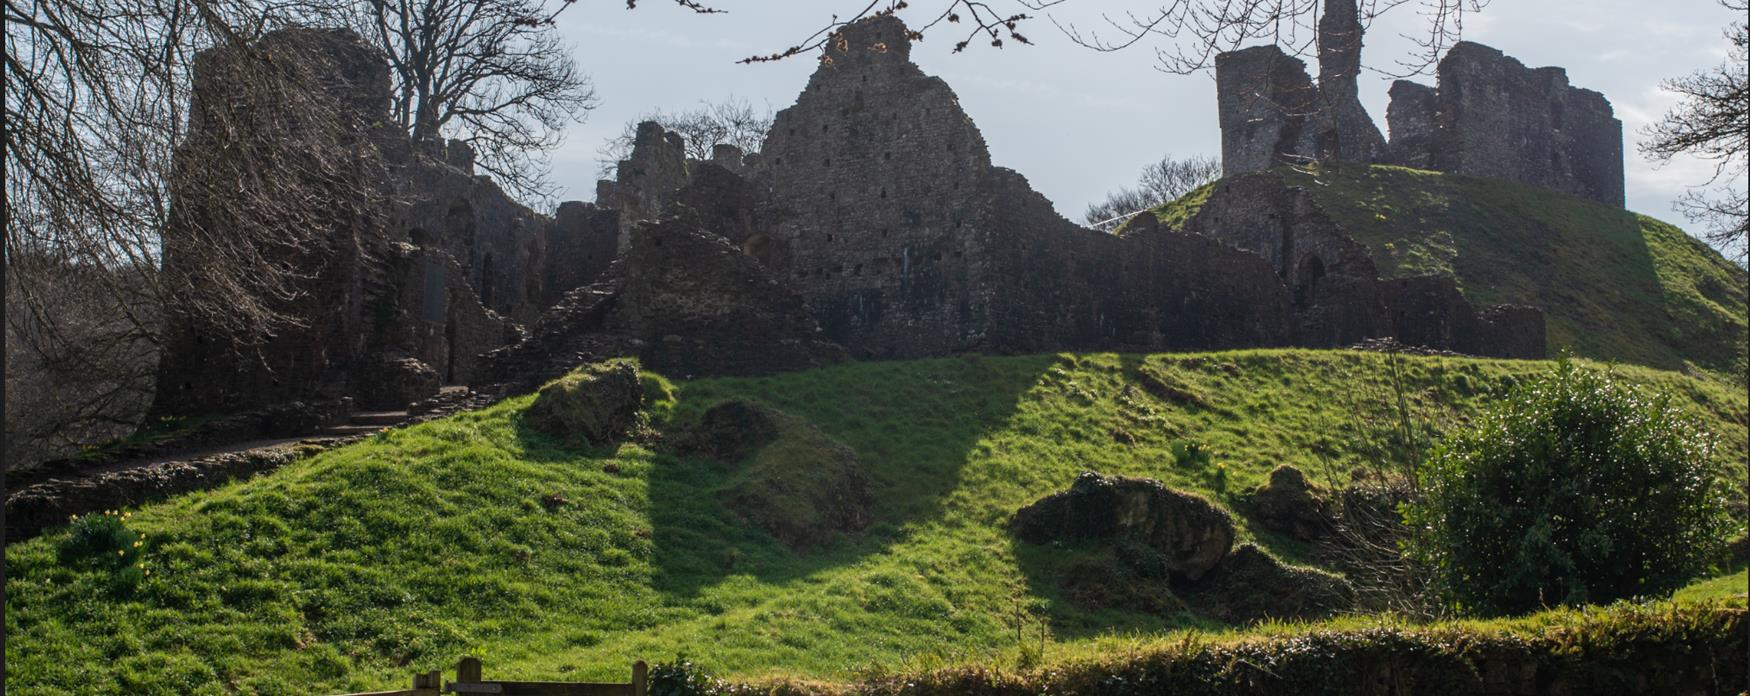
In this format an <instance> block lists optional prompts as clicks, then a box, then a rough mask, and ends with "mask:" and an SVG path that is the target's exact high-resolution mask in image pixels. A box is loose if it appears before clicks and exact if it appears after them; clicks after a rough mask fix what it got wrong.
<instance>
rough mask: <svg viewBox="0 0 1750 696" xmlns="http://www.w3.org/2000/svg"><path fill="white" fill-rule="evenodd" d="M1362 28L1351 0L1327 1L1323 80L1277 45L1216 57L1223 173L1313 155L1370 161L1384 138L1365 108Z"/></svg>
mask: <svg viewBox="0 0 1750 696" xmlns="http://www.w3.org/2000/svg"><path fill="white" fill-rule="evenodd" d="M1361 41H1362V28H1361V19H1360V12H1359V10H1358V9H1357V8H1356V5H1355V2H1354V0H1333V1H1329V2H1326V3H1325V10H1324V15H1323V16H1322V17H1320V18H1319V81H1318V84H1316V85H1315V84H1313V82H1312V80H1311V78H1309V77H1308V76H1307V72H1306V64H1305V63H1303V62H1301V61H1300V60H1299V59H1297V58H1293V57H1291V56H1289V55H1288V54H1286V53H1283V52H1282V49H1280V48H1277V47H1276V46H1275V45H1269V46H1255V47H1252V48H1247V49H1243V50H1239V51H1230V52H1227V53H1223V54H1221V55H1218V56H1216V58H1215V76H1216V99H1217V102H1218V104H1219V107H1218V108H1219V116H1220V123H1221V164H1222V173H1223V174H1224V175H1225V174H1238V173H1241V172H1252V171H1260V170H1264V169H1268V168H1270V167H1273V166H1276V165H1279V164H1290V163H1296V162H1305V161H1310V160H1314V159H1337V160H1343V161H1351V162H1371V161H1374V160H1376V159H1378V158H1379V157H1381V156H1383V155H1384V153H1385V149H1386V144H1385V138H1383V137H1382V136H1380V134H1379V128H1377V127H1376V126H1374V124H1373V119H1372V118H1370V117H1369V116H1368V115H1367V109H1365V108H1364V107H1362V106H1361V98H1360V96H1359V94H1360V88H1359V85H1358V84H1357V80H1358V78H1359V76H1360V74H1361Z"/></svg>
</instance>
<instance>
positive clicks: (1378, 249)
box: [1155, 165, 1750, 384]
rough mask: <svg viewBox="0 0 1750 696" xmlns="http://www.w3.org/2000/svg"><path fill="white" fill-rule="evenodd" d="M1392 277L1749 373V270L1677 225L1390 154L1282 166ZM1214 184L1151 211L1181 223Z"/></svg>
mask: <svg viewBox="0 0 1750 696" xmlns="http://www.w3.org/2000/svg"><path fill="white" fill-rule="evenodd" d="M1246 176H1281V177H1283V178H1284V179H1285V181H1286V183H1288V184H1290V185H1294V186H1304V187H1306V189H1307V191H1309V192H1310V193H1311V195H1312V197H1313V199H1314V200H1315V201H1316V202H1317V203H1318V204H1319V206H1320V207H1321V208H1322V209H1324V210H1325V212H1326V213H1328V214H1329V215H1331V217H1332V218H1333V219H1335V220H1336V221H1337V222H1338V223H1339V224H1340V225H1342V226H1343V228H1344V230H1345V231H1347V233H1348V234H1349V235H1350V236H1352V237H1353V238H1354V239H1355V240H1356V241H1358V242H1360V243H1362V244H1364V245H1366V246H1367V247H1368V248H1369V249H1370V250H1372V252H1373V259H1374V263H1375V264H1376V266H1377V267H1378V269H1379V272H1380V275H1381V276H1382V277H1385V278H1401V277H1410V276H1418V275H1430V274H1436V275H1446V276H1451V277H1453V278H1454V279H1456V280H1457V282H1458V284H1459V286H1460V287H1461V288H1462V289H1463V291H1464V292H1465V294H1466V295H1467V296H1469V297H1470V298H1471V299H1472V300H1473V301H1476V302H1479V303H1482V304H1497V303H1516V304H1529V305H1534V306H1537V307H1541V308H1543V310H1544V312H1545V314H1546V317H1547V331H1548V337H1549V345H1550V347H1551V349H1552V351H1554V350H1559V349H1564V348H1565V349H1570V350H1572V351H1573V352H1574V353H1575V354H1577V355H1580V356H1584V357H1589V358H1595V359H1600V360H1620V361H1626V362H1633V363H1637V364H1642V365H1650V366H1654V367H1659V368H1663V369H1670V370H1681V369H1688V368H1691V367H1695V368H1701V369H1704V370H1708V371H1711V372H1715V373H1720V374H1725V375H1731V376H1734V377H1735V378H1736V381H1737V382H1738V383H1739V384H1743V383H1744V375H1745V374H1746V373H1745V369H1746V368H1745V365H1746V358H1745V345H1746V334H1747V331H1750V329H1747V328H1746V327H1747V325H1746V301H1745V293H1746V277H1745V273H1744V270H1743V269H1742V268H1739V267H1738V266H1736V265H1734V264H1732V263H1731V262H1730V261H1727V260H1726V259H1725V258H1724V257H1722V256H1720V254H1719V253H1718V252H1716V251H1714V250H1713V249H1711V248H1709V247H1708V246H1707V245H1706V244H1703V243H1702V242H1700V241H1699V240H1696V239H1695V238H1693V237H1690V236H1689V235H1687V234H1684V232H1683V231H1682V230H1680V229H1678V228H1677V227H1675V226H1673V225H1670V224H1668V223H1665V222H1661V221H1659V220H1655V219H1653V218H1650V217H1647V216H1645V215H1638V214H1635V213H1631V212H1627V211H1623V210H1619V209H1616V208H1612V207H1610V206H1606V205H1601V204H1599V203H1596V202H1593V201H1590V200H1587V199H1583V198H1579V197H1576V196H1569V195H1565V194H1560V193H1555V192H1552V191H1547V190H1543V189H1539V188H1535V187H1530V186H1523V185H1520V184H1515V183H1512V182H1507V181H1500V180H1495V179H1482V178H1474V177H1467V176H1459V175H1454V174H1442V173H1438V172H1429V171H1421V170H1415V169H1405V168H1402V167H1391V166H1366V165H1342V166H1335V167H1333V166H1328V165H1327V166H1324V167H1321V168H1317V169H1311V170H1300V169H1286V168H1285V169H1280V170H1276V171H1272V172H1267V173H1261V174H1248V175H1246ZM1211 190H1212V189H1211V188H1210V187H1205V188H1204V189H1199V190H1198V191H1194V192H1192V193H1191V194H1188V195H1186V197H1185V198H1183V199H1180V200H1178V201H1174V202H1171V203H1168V204H1166V205H1163V206H1161V207H1160V208H1157V209H1156V210H1155V215H1156V217H1157V218H1158V219H1160V220H1161V222H1163V223H1166V224H1167V225H1169V226H1172V227H1177V226H1179V225H1182V224H1183V222H1184V221H1185V220H1186V219H1188V218H1189V217H1190V216H1191V215H1193V214H1195V213H1196V211H1197V209H1198V207H1199V206H1201V204H1202V202H1203V201H1204V200H1207V198H1208V196H1209V194H1210V191H1211Z"/></svg>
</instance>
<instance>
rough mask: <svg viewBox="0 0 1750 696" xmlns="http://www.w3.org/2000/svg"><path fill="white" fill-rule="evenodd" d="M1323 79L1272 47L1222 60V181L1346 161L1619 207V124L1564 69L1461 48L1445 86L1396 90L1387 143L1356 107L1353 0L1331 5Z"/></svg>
mask: <svg viewBox="0 0 1750 696" xmlns="http://www.w3.org/2000/svg"><path fill="white" fill-rule="evenodd" d="M1318 41H1319V80H1318V83H1317V84H1316V85H1315V84H1313V82H1312V80H1311V79H1310V78H1309V77H1308V76H1307V72H1306V65H1305V64H1304V63H1302V62H1301V61H1300V60H1298V59H1296V58H1293V57H1291V56H1289V55H1287V54H1285V53H1283V52H1282V50H1281V49H1279V48H1277V47H1276V46H1274V45H1271V46H1258V47H1253V48H1247V49H1243V50H1239V51H1232V52H1228V53H1223V54H1221V55H1219V56H1217V57H1216V63H1215V68H1216V70H1215V74H1216V91H1217V95H1218V103H1219V105H1218V108H1219V121H1220V124H1221V136H1222V138H1221V143H1222V148H1221V152H1222V171H1223V173H1224V174H1237V173H1241V172H1253V171H1262V170H1265V169H1268V168H1270V167H1274V166H1278V165H1283V164H1298V163H1306V162H1311V161H1316V160H1339V161H1346V162H1367V163H1382V164H1396V165H1402V166H1407V167H1415V168H1420V169H1431V170H1435V171H1443V172H1454V173H1458V174H1466V175H1470V176H1481V177H1490V178H1495V179H1505V180H1508V181H1516V182H1519V183H1524V184H1530V185H1532V186H1540V187H1543V188H1547V189H1550V190H1553V191H1560V192H1562V193H1568V194H1572V195H1576V196H1582V197H1585V198H1589V199H1592V200H1595V201H1598V202H1600V203H1604V204H1607V205H1613V206H1616V207H1619V208H1620V207H1622V206H1623V195H1624V194H1623V164H1622V122H1621V121H1619V120H1617V119H1616V117H1615V115H1614V113H1613V112H1612V110H1611V106H1610V102H1609V101H1608V100H1606V99H1605V98H1604V95H1602V94H1599V93H1597V92H1594V91H1591V90H1587V89H1580V88H1578V87H1573V86H1571V85H1569V84H1568V76H1567V72H1566V71H1565V70H1563V69H1561V68H1535V69H1533V68H1527V67H1525V65H1524V64H1522V63H1520V62H1519V61H1518V60H1515V59H1513V58H1512V57H1509V56H1507V55H1505V54H1503V53H1502V52H1501V51H1498V50H1495V49H1493V48H1489V47H1488V46H1484V45H1482V44H1478V43H1473V42H1469V41H1461V42H1459V43H1457V44H1455V45H1454V46H1453V47H1452V49H1451V50H1450V51H1448V52H1447V54H1446V56H1445V57H1443V58H1442V59H1441V61H1440V64H1439V67H1438V68H1437V74H1438V83H1437V86H1435V87H1429V86H1427V85H1422V84H1418V83H1414V82H1410V81H1407V80H1398V81H1396V82H1394V83H1393V84H1392V86H1391V91H1390V97H1391V102H1390V105H1389V106H1388V107H1387V110H1386V124H1387V126H1388V129H1389V131H1390V135H1391V138H1390V140H1389V141H1382V140H1381V139H1380V136H1379V131H1378V129H1377V128H1375V126H1374V125H1373V122H1372V120H1371V119H1370V118H1369V117H1368V115H1367V113H1366V111H1365V110H1364V109H1363V108H1362V107H1361V104H1360V101H1359V100H1358V99H1357V98H1356V82H1355V78H1356V75H1357V74H1358V72H1359V70H1360V53H1361V25H1360V22H1359V16H1358V13H1357V8H1356V4H1355V2H1353V0H1342V1H1337V2H1327V3H1325V9H1324V16H1323V17H1322V18H1321V19H1320V21H1319V39H1318Z"/></svg>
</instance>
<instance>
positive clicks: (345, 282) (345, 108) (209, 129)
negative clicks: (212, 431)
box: [152, 29, 389, 415]
mask: <svg viewBox="0 0 1750 696" xmlns="http://www.w3.org/2000/svg"><path fill="white" fill-rule="evenodd" d="M254 50H255V56H254V57H249V56H245V55H244V54H242V53H241V49H237V48H232V47H222V48H216V49H212V50H209V51H206V52H203V53H201V54H200V55H199V56H197V57H196V60H195V64H194V90H193V96H192V103H191V104H190V117H189V134H188V136H187V138H186V140H185V141H184V143H183V144H182V146H181V147H180V149H179V151H178V153H177V162H176V165H177V166H176V177H175V178H174V179H173V180H172V181H171V182H170V186H171V196H172V205H171V219H170V221H169V222H168V224H167V225H166V227H165V229H164V231H163V237H164V261H163V264H164V268H163V270H164V278H165V281H166V284H167V286H168V287H171V288H173V289H175V290H174V291H173V293H172V294H171V297H170V300H169V302H168V303H167V306H166V307H165V327H164V348H163V352H162V357H161V359H160V362H159V369H158V389H157V394H156V397H155V401H154V404H153V406H152V411H153V413H154V414H165V415H181V414H198V413H212V412H219V411H229V410H240V409H246V408H252V407H256V406H261V405H265V404H270V403H277V402H284V401H292V400H298V399H307V398H310V397H311V396H312V395H315V394H319V393H322V392H324V391H330V390H331V388H332V387H333V385H343V384H345V383H346V381H347V379H348V377H349V375H350V373H351V371H352V369H353V368H354V366H355V365H356V363H357V360H356V355H355V354H354V353H353V352H352V351H349V350H347V349H345V348H342V346H348V345H356V344H357V343H358V337H359V336H361V335H363V334H364V333H365V331H366V330H365V323H366V320H367V317H366V315H365V308H366V303H365V302H364V298H363V296H362V293H361V289H362V288H363V287H364V284H365V282H366V280H367V276H368V272H369V269H368V268H367V265H368V264H367V263H366V262H365V257H366V255H367V254H366V250H367V248H368V247H369V246H370V244H371V238H372V237H373V236H374V235H379V234H381V233H382V230H383V228H384V226H385V225H386V224H387V223H386V215H384V214H383V211H381V210H379V209H376V208H373V207H372V206H369V205H360V204H359V203H358V201H359V200H362V199H370V198H381V197H383V196H385V195H386V192H385V191H383V190H382V188H381V187H380V186H379V185H377V182H373V181H371V180H370V176H371V175H372V174H373V173H375V174H379V175H380V170H377V169H376V168H375V167H374V166H372V165H376V164H379V163H378V162H377V160H376V159H375V157H374V144H373V142H372V141H373V139H374V138H375V137H378V136H380V135H381V129H380V128H378V127H376V126H375V124H377V123H380V120H378V119H374V118H373V116H374V115H375V114H377V113H378V112H379V111H381V112H386V111H387V109H388V105H389V70H388V66H387V65H386V64H384V63H382V62H381V61H380V60H377V59H376V56H375V55H374V53H373V52H372V51H371V49H370V48H369V47H368V46H366V45H364V44H363V43H362V42H360V41H359V40H358V38H357V37H356V36H355V35H352V34H351V33H349V32H339V31H321V30H310V29H296V30H287V31H281V32H275V33H273V34H270V35H268V36H267V37H265V38H264V39H263V40H262V41H261V42H260V43H259V44H258V45H257V46H255V47H254ZM264 63H266V64H271V65H275V66H279V67H281V68H283V69H284V73H283V75H282V76H281V77H282V78H283V79H284V80H286V81H288V82H290V83H292V84H294V85H297V86H299V87H300V88H301V89H297V90H281V89H280V87H282V85H281V84H280V83H279V82H277V81H275V80H272V79H269V78H267V77H266V76H265V75H264V73H263V71H264V70H266V68H263V67H261V66H262V65H263V64H264ZM316 119H320V121H316ZM299 134H301V135H303V136H304V137H306V138H309V139H310V140H309V141H307V142H306V144H305V146H304V147H302V148H299V149H297V150H284V149H281V148H282V145H281V144H280V141H281V139H283V138H285V137H288V136H291V135H299ZM318 150H320V152H318ZM343 160H350V161H354V162H358V163H361V167H360V169H358V170H357V171H347V170H345V169H344V168H335V167H334V165H335V163H337V162H340V161H343ZM240 161H243V162H248V163H249V164H248V166H250V167H252V169H253V170H252V171H249V172H243V171H237V170H236V166H235V163H237V162H240ZM312 172H320V173H322V174H329V175H334V176H338V177H350V180H349V181H348V182H347V183H348V185H346V186H334V187H310V186H308V185H307V184H306V183H305V182H307V181H308V180H309V177H310V176H312ZM244 177H248V178H245V179H243V181H244V182H266V183H267V184H268V185H270V186H276V187H279V188H281V189H284V188H289V187H300V188H301V190H304V191H306V192H310V193H311V195H312V197H313V198H315V199H316V200H315V201H314V202H313V203H314V204H313V205H310V206H308V210H298V211H293V210H268V211H263V210H260V209H256V208H254V207H252V206H251V205H249V204H248V202H247V201H240V200H239V199H238V198H237V196H236V193H235V192H236V191H237V190H245V189H247V185H246V183H239V185H238V186H236V187H228V186H225V185H223V184H222V183H221V182H222V180H224V179H226V178H231V179H239V178H244ZM281 193H283V190H275V191H273V192H272V193H271V194H268V195H280V194H281ZM262 194H263V192H256V195H262ZM288 225H295V226H296V230H295V232H296V233H297V234H298V235H299V236H300V237H301V238H303V239H308V240H309V242H308V243H305V244H301V245H298V247H297V248H271V247H268V248H259V249H255V250H254V253H259V254H262V255H264V256H266V257H267V258H268V259H269V260H270V261H272V262H277V263H282V264H285V265H288V266H291V267H295V268H298V269H301V270H302V271H304V273H305V275H304V277H302V278H300V279H299V280H298V281H297V287H295V288H293V289H294V290H295V291H296V292H294V293H288V294H286V295H284V296H281V297H277V298H269V299H266V300H264V301H265V303H266V304H267V305H268V308H269V309H270V310H271V311H273V312H276V313H278V314H280V315H282V316H283V317H285V318H287V321H285V322H284V325H283V326H281V327H279V328H278V329H277V330H276V331H275V333H274V335H273V336H272V337H271V338H270V339H268V340H265V341H262V340H258V339H256V338H255V337H254V336H252V335H243V334H241V333H240V332H238V331H237V330H236V329H235V328H234V327H233V326H231V325H229V324H227V323H225V322H224V321H219V320H216V319H217V318H215V317H212V316H210V315H206V314H204V313H203V312H201V311H198V309H197V308H199V307H201V306H203V304H205V303H213V302H214V301H215V298H204V299H203V298H201V297H199V294H200V293H202V292H205V291H207V290H208V289H209V286H210V285H211V284H212V283H211V280H210V279H211V278H212V277H213V274H212V272H211V270H212V269H211V268H210V266H209V265H210V264H215V263H228V262H229V259H227V258H222V257H221V258H213V256H212V255H211V253H210V250H211V249H212V248H214V247H216V246H222V245H224V244H229V243H232V241H231V238H233V237H234V236H235V232H234V231H235V230H237V229H239V228H251V229H253V230H255V231H261V230H262V229H264V228H265V229H269V230H272V229H285V227H284V226H288ZM291 234H292V231H288V234H287V237H290V236H291ZM270 241H271V240H270ZM231 291H233V292H234V291H236V290H235V289H233V290H231ZM206 306H210V304H207V305H206Z"/></svg>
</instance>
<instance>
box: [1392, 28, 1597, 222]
mask: <svg viewBox="0 0 1750 696" xmlns="http://www.w3.org/2000/svg"><path fill="white" fill-rule="evenodd" d="M1439 78H1440V82H1439V88H1438V89H1430V88H1428V87H1425V86H1422V85H1417V84H1415V83H1411V82H1406V81H1403V80H1399V81H1398V82H1396V83H1394V84H1393V85H1392V92H1391V93H1392V107H1391V110H1390V111H1388V112H1387V114H1386V117H1387V123H1388V124H1389V126H1390V128H1391V155H1390V158H1389V159H1388V161H1390V162H1393V163H1399V164H1405V165H1408V166H1423V167H1427V168H1430V169H1436V170H1440V171H1448V172H1458V173H1460V174H1470V175H1473V176H1486V177H1491V178H1496V179H1506V180H1509V181H1518V182H1521V183H1525V184H1531V185H1533V186H1541V187H1543V188H1547V189H1550V190H1553V191H1561V192H1563V193H1571V194H1574V195H1576V196H1583V197H1586V198H1590V199H1592V200H1595V201H1598V202H1600V203H1605V204H1609V205H1614V206H1617V207H1622V205H1623V169H1622V122H1621V121H1619V120H1617V119H1616V116H1615V114H1614V113H1613V112H1612V110H1611V107H1610V102H1609V100H1606V99H1605V98H1604V95H1602V94H1599V93H1597V92H1594V91H1592V90H1588V89H1580V88H1578V87H1573V86H1570V85H1569V84H1568V74H1567V71H1565V70H1563V69H1561V68H1536V69H1533V68H1527V67H1525V65H1524V64H1523V63H1520V62H1519V61H1518V60H1515V59H1513V58H1512V57H1510V56H1507V55H1506V54H1503V53H1502V52H1500V51H1498V50H1495V49H1493V48H1489V47H1488V46H1484V45H1482V44H1478V43H1472V42H1469V41H1462V42H1459V43H1458V44H1457V45H1455V46H1453V47H1452V50H1451V51H1449V52H1447V54H1446V57H1445V58H1443V59H1441V61H1440V67H1439ZM1400 97H1401V98H1402V100H1403V103H1402V104H1401V105H1400V103H1399V99H1400Z"/></svg>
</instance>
